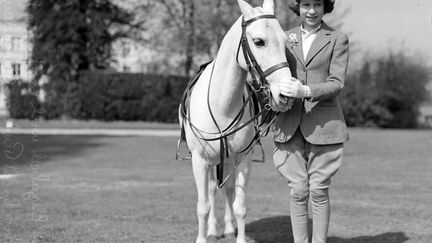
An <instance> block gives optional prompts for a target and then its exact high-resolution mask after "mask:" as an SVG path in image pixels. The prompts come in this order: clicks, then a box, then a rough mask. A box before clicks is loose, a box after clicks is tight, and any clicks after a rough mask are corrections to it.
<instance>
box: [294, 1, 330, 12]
mask: <svg viewBox="0 0 432 243" xmlns="http://www.w3.org/2000/svg"><path fill="white" fill-rule="evenodd" d="M300 2H301V0H293V1H292V2H291V3H290V4H289V8H290V9H291V11H293V12H294V13H295V14H297V15H299V16H300ZM334 4H335V0H324V14H326V13H331V12H332V11H333V9H334Z"/></svg>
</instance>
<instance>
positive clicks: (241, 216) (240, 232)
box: [233, 156, 251, 243]
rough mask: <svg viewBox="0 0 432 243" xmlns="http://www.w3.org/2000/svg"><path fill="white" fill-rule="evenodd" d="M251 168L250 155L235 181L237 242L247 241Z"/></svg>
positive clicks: (243, 242) (234, 207) (239, 169)
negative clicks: (247, 212)
mask: <svg viewBox="0 0 432 243" xmlns="http://www.w3.org/2000/svg"><path fill="white" fill-rule="evenodd" d="M250 170H251V160H250V156H247V158H245V161H243V162H242V163H241V164H240V166H239V167H238V168H237V175H236V181H235V198H234V203H233V210H234V215H235V217H236V219H237V241H236V242H237V243H246V235H245V218H246V190H247V186H248V182H249V175H250Z"/></svg>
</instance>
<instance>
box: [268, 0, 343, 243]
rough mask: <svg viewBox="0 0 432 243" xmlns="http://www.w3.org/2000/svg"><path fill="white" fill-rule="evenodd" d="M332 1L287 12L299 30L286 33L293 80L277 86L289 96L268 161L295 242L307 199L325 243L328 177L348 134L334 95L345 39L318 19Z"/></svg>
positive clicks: (304, 238)
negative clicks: (287, 193)
mask: <svg viewBox="0 0 432 243" xmlns="http://www.w3.org/2000/svg"><path fill="white" fill-rule="evenodd" d="M333 7H334V1H333V0H294V2H293V3H292V5H291V6H290V9H291V10H292V11H293V12H294V13H296V14H297V15H299V16H300V18H301V20H302V22H301V24H300V26H298V27H296V28H294V29H291V30H289V31H287V43H286V47H287V48H286V49H287V53H286V54H287V59H288V62H289V64H290V67H291V72H292V73H293V76H294V77H295V78H293V79H292V80H291V81H292V82H285V83H280V84H279V88H280V89H281V94H283V95H284V96H286V97H293V98H295V99H294V104H293V106H292V108H291V109H290V110H289V111H286V112H283V113H281V114H280V115H279V116H278V118H277V120H276V122H275V125H274V129H273V131H274V149H273V160H274V163H275V166H276V168H277V170H278V171H279V173H280V174H281V175H282V176H283V177H285V178H286V179H287V180H288V185H289V187H290V188H291V202H290V215H291V223H292V229H293V236H294V242H296V243H300V242H301V243H303V242H304V243H307V242H308V241H309V239H308V199H309V197H310V198H311V201H312V219H313V230H312V231H313V234H312V235H313V236H312V237H313V238H312V242H313V243H319V242H326V239H327V231H328V225H329V220H330V205H329V191H328V188H329V186H330V178H331V177H332V176H333V175H334V174H335V173H336V171H337V170H338V169H339V167H340V165H341V162H342V154H343V143H344V142H345V141H347V140H348V132H347V128H346V124H345V120H344V117H343V114H342V109H341V107H340V103H339V101H338V95H339V93H340V92H341V90H342V88H343V87H344V83H345V75H346V71H347V65H348V46H349V44H348V38H347V36H346V35H345V34H342V33H340V32H337V31H335V30H333V29H331V28H330V27H328V26H327V25H326V24H325V23H324V22H323V21H322V17H323V16H324V14H326V13H330V12H332V10H333Z"/></svg>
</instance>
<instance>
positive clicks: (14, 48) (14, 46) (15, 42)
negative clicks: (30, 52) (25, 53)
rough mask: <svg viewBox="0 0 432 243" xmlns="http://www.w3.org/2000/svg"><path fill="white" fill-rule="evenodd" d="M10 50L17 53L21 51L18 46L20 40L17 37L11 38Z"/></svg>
mask: <svg viewBox="0 0 432 243" xmlns="http://www.w3.org/2000/svg"><path fill="white" fill-rule="evenodd" d="M11 45H12V47H11V50H12V51H19V50H20V49H21V45H20V38H19V37H12V38H11Z"/></svg>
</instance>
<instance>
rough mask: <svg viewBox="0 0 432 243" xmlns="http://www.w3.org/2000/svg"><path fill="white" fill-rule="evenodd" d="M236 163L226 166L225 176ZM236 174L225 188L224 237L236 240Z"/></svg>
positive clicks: (227, 182) (231, 162)
mask: <svg viewBox="0 0 432 243" xmlns="http://www.w3.org/2000/svg"><path fill="white" fill-rule="evenodd" d="M233 163H234V162H233V161H230V163H227V164H226V165H225V168H226V171H225V175H227V174H228V173H229V172H230V171H231V170H232V168H233V167H234V164H233ZM235 177H236V175H235V173H233V174H232V175H231V177H230V178H229V179H228V180H227V181H226V183H225V185H224V187H223V194H224V199H225V216H224V222H225V229H224V236H225V238H235V228H234V224H233V214H234V213H233V202H234V191H235Z"/></svg>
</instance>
